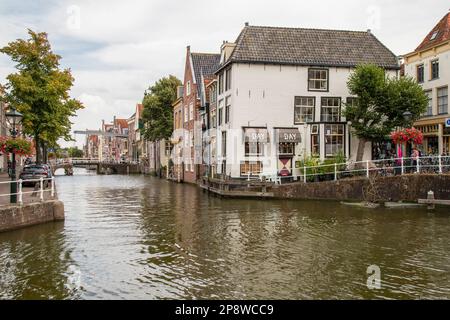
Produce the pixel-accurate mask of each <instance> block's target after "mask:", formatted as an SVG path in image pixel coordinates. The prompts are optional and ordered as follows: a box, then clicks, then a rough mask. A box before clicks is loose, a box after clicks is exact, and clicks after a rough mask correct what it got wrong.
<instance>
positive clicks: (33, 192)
mask: <svg viewBox="0 0 450 320" xmlns="http://www.w3.org/2000/svg"><path fill="white" fill-rule="evenodd" d="M9 179H10V178H9V177H8V175H7V174H0V182H2V183H0V194H1V195H2V196H1V197H0V232H4V231H10V230H15V229H20V228H25V227H29V226H33V225H37V224H41V223H47V222H52V221H62V220H64V204H63V202H61V201H59V200H58V196H57V192H56V188H55V189H54V190H53V192H52V190H51V185H50V186H49V187H47V188H45V189H43V190H42V192H41V190H39V188H38V187H25V186H24V187H23V188H22V194H21V195H20V196H19V195H17V197H16V201H18V202H17V203H11V201H10V193H11V190H10V183H8V182H9ZM19 190H20V189H19ZM19 199H20V200H19ZM20 201H21V203H20Z"/></svg>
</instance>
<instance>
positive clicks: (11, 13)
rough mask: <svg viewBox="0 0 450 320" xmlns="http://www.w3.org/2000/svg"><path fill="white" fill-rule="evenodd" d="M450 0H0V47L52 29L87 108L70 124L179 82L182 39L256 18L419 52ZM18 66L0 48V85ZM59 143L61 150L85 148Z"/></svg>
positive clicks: (212, 41)
mask: <svg viewBox="0 0 450 320" xmlns="http://www.w3.org/2000/svg"><path fill="white" fill-rule="evenodd" d="M449 9H450V4H449V2H448V0H426V1H425V0H422V1H419V0H397V1H392V0H378V1H375V0H340V1H336V0H322V1H311V0H309V1H302V0H277V1H266V0H258V1H256V0H248V1H245V0H227V1H212V0H210V1H204V0H190V1H173V0H172V1H171V0H128V1H124V0H95V1H94V0H91V1H89V0H71V1H66V0H59V1H56V0H47V1H44V0H33V1H32V0H21V1H17V0H0V47H3V46H4V45H6V44H7V43H8V42H10V41H14V40H15V39H18V38H26V37H27V29H28V28H30V29H32V30H34V31H39V32H42V31H44V32H47V33H48V36H49V40H50V42H51V44H52V48H53V51H54V52H56V53H57V54H59V55H61V56H62V60H61V66H62V67H63V68H70V69H71V70H72V74H73V76H74V77H75V84H74V86H73V88H72V90H71V96H72V97H73V98H76V99H79V100H80V101H82V102H83V104H84V106H85V109H83V110H81V111H79V112H78V114H77V117H74V118H73V119H72V122H73V130H84V129H99V128H100V127H101V121H102V120H103V119H104V120H105V121H106V122H110V121H112V119H113V117H114V115H115V116H117V117H118V118H128V117H130V116H131V115H132V114H133V113H134V109H135V106H136V103H139V102H141V101H142V97H143V93H144V90H145V89H146V88H148V87H149V86H150V85H151V84H152V83H154V82H155V81H156V80H158V79H159V78H161V77H164V76H167V75H170V74H173V75H175V76H177V77H178V78H180V79H182V77H183V72H184V59H185V55H186V46H187V45H190V46H191V50H192V51H194V52H216V53H219V49H220V45H221V44H222V42H223V41H224V40H227V41H234V40H235V39H236V37H237V36H238V34H239V32H240V31H241V29H242V28H243V26H244V24H245V22H249V23H250V25H264V26H283V27H302V28H323V29H340V30H360V31H365V30H367V29H371V31H372V32H373V33H374V34H375V35H376V36H377V38H378V39H379V40H380V41H382V42H383V43H384V44H385V45H386V46H387V47H388V48H389V49H390V50H391V51H393V52H394V53H395V54H397V55H402V54H405V53H408V52H411V51H413V50H414V49H415V48H416V47H417V46H418V45H419V43H420V42H421V41H422V39H423V38H424V37H425V36H426V35H427V33H428V32H429V31H430V30H431V29H432V28H433V27H434V25H435V24H436V23H437V22H438V21H439V20H440V19H441V18H442V17H443V16H444V15H445V14H446V13H447V12H448V10H449ZM12 72H14V64H13V62H12V61H10V59H9V57H7V56H5V55H0V83H2V84H5V83H6V76H7V75H8V74H10V73H12ZM74 138H76V139H77V142H76V143H74V142H68V143H66V142H61V145H62V146H63V147H65V146H73V145H78V146H80V147H81V146H82V145H83V142H84V137H83V136H80V135H77V136H74Z"/></svg>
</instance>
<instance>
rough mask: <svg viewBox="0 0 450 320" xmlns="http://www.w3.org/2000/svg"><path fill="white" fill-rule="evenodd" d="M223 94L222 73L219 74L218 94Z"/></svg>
mask: <svg viewBox="0 0 450 320" xmlns="http://www.w3.org/2000/svg"><path fill="white" fill-rule="evenodd" d="M222 93H223V72H222V73H221V74H219V94H222Z"/></svg>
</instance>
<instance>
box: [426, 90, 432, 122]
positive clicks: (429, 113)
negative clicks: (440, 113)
mask: <svg viewBox="0 0 450 320" xmlns="http://www.w3.org/2000/svg"><path fill="white" fill-rule="evenodd" d="M425 94H426V95H427V96H428V106H427V110H426V111H425V113H424V116H432V115H433V91H431V90H429V91H426V92H425Z"/></svg>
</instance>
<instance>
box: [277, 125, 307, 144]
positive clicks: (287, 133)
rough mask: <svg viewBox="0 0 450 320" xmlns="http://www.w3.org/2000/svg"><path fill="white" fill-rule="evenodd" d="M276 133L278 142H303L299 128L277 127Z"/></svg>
mask: <svg viewBox="0 0 450 320" xmlns="http://www.w3.org/2000/svg"><path fill="white" fill-rule="evenodd" d="M276 134H277V138H278V142H293V143H300V142H302V138H301V136H300V131H298V129H297V128H289V129H276Z"/></svg>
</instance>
